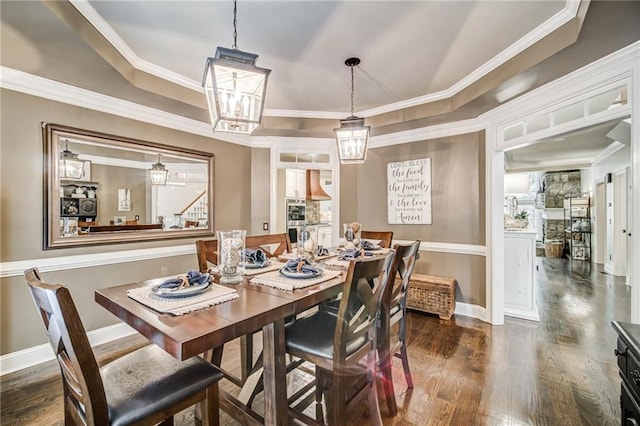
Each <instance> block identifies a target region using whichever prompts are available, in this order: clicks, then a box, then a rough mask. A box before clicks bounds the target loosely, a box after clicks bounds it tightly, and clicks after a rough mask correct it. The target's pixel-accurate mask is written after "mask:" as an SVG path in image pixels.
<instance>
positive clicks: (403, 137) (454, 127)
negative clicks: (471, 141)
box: [369, 118, 484, 148]
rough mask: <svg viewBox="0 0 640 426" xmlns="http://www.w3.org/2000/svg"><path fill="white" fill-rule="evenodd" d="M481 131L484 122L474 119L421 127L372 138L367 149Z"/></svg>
mask: <svg viewBox="0 0 640 426" xmlns="http://www.w3.org/2000/svg"><path fill="white" fill-rule="evenodd" d="M483 129H484V121H483V120H481V119H477V118H474V119H469V120H462V121H456V122H455V123H447V124H439V125H435V126H430V127H421V128H417V129H411V130H405V131H402V132H396V133H389V134H386V135H380V136H373V137H371V139H369V148H380V147H384V146H392V145H399V144H403V143H409V142H417V141H424V140H429V139H437V138H444V137H448V136H453V135H463V134H466V133H473V132H478V131H480V130H483Z"/></svg>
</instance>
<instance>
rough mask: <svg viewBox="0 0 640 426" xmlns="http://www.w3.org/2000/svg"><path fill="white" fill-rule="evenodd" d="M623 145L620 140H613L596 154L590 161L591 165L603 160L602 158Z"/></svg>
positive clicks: (610, 154)
mask: <svg viewBox="0 0 640 426" xmlns="http://www.w3.org/2000/svg"><path fill="white" fill-rule="evenodd" d="M625 146H626V145H625V144H623V143H621V142H618V141H613V142H612V143H611V144H610V145H609V146H607V147H606V148H605V149H603V150H602V152H600V153H599V154H598V155H596V158H594V159H593V161H592V162H591V166H595V165H596V164H599V163H601V162H603V161H604V160H606V159H607V158H609V157H611V156H612V155H613V154H615V153H616V152H618V151H620V150H621V149H622V148H624V147H625Z"/></svg>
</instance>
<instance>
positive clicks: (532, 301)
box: [504, 231, 540, 321]
mask: <svg viewBox="0 0 640 426" xmlns="http://www.w3.org/2000/svg"><path fill="white" fill-rule="evenodd" d="M535 254H536V232H535V231H505V233H504V314H505V315H507V316H510V317H516V318H522V319H527V320H532V321H540V317H539V316H538V306H537V303H536V293H537V291H538V288H537V286H536V281H535V279H534V276H533V274H534V256H535Z"/></svg>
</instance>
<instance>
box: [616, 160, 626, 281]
mask: <svg viewBox="0 0 640 426" xmlns="http://www.w3.org/2000/svg"><path fill="white" fill-rule="evenodd" d="M627 195H628V190H627V170H626V169H625V170H623V171H621V172H619V173H616V174H615V175H614V176H613V210H614V219H613V250H614V252H613V275H618V276H622V277H626V276H627V251H628V248H627V245H628V243H629V238H628V236H627Z"/></svg>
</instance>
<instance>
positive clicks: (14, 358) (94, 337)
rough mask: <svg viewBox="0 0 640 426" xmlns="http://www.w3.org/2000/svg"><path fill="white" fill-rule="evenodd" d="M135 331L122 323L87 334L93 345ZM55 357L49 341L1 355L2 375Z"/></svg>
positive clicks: (0, 371) (0, 370)
mask: <svg viewBox="0 0 640 426" xmlns="http://www.w3.org/2000/svg"><path fill="white" fill-rule="evenodd" d="M134 333H136V331H135V330H134V329H132V328H131V327H129V326H128V325H126V324H124V323H121V324H115V325H110V326H108V327H103V328H99V329H97V330H93V331H89V332H88V333H87V336H88V337H89V343H90V344H91V346H98V345H101V344H103V343H107V342H111V341H113V340H116V339H120V338H122V337H126V336H129V335H131V334H134ZM53 359H55V356H54V354H53V350H52V349H51V345H50V344H49V343H46V344H43V345H38V346H34V347H31V348H27V349H23V350H21V351H16V352H11V353H9V354H6V355H2V356H0V376H3V375H5V374H8V373H13V372H14V371H18V370H22V369H23V368H27V367H32V366H34V365H37V364H41V363H43V362H47V361H51V360H53Z"/></svg>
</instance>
